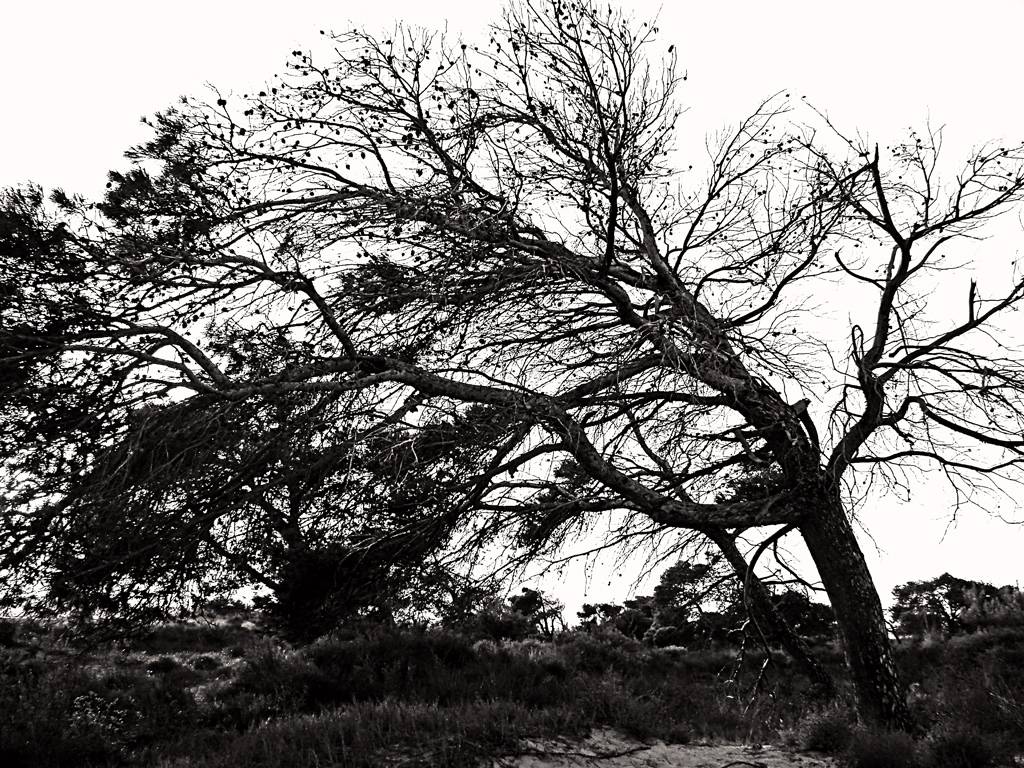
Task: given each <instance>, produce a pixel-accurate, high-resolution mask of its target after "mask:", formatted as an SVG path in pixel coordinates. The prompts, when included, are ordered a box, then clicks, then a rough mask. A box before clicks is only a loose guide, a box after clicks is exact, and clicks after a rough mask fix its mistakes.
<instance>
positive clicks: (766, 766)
mask: <svg viewBox="0 0 1024 768" xmlns="http://www.w3.org/2000/svg"><path fill="white" fill-rule="evenodd" d="M529 750H530V752H529V753H528V754H525V755H517V756H515V757H509V758H504V759H502V760H496V761H494V762H492V763H491V768H589V767H591V766H593V767H597V766H600V768H794V766H799V767H800V768H835V765H836V764H835V762H834V761H832V760H830V759H828V758H825V757H820V756H811V755H804V754H799V753H795V752H789V751H786V750H783V749H779V748H777V747H750V746H742V745H739V746H738V745H699V744H664V743H662V742H660V741H656V742H652V743H650V744H642V743H640V742H636V741H632V740H630V739H627V738H625V737H623V736H621V735H620V734H617V733H615V732H613V731H595V732H594V733H593V734H591V736H590V738H588V739H586V740H584V741H582V742H566V741H545V742H530V743H529Z"/></svg>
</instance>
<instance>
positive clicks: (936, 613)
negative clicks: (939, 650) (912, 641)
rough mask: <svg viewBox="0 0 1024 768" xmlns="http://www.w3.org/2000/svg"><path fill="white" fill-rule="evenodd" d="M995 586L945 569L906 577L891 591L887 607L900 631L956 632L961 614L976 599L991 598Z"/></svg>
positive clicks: (914, 632) (994, 592) (911, 633)
mask: <svg viewBox="0 0 1024 768" xmlns="http://www.w3.org/2000/svg"><path fill="white" fill-rule="evenodd" d="M997 593H998V590H997V589H996V588H995V587H994V586H993V585H991V584H985V583H983V582H976V581H965V580H964V579H958V578H957V577H956V576H951V575H950V574H948V573H944V574H942V575H941V576H936V577H935V578H934V579H927V580H925V581H908V582H907V583H906V584H901V585H899V586H898V587H896V588H895V589H894V590H893V591H892V596H893V600H894V602H893V605H892V607H891V608H890V609H889V611H890V613H891V614H892V618H893V621H895V622H896V625H897V626H898V628H899V629H900V631H901V632H903V633H905V634H908V635H921V634H926V633H928V632H944V633H947V634H951V635H952V634H956V633H957V632H961V631H962V630H963V629H964V624H963V621H962V618H963V614H964V612H965V611H967V609H968V608H969V607H970V606H971V605H972V604H974V603H976V602H977V600H978V599H981V600H984V599H986V598H993V597H995V596H996V595H997Z"/></svg>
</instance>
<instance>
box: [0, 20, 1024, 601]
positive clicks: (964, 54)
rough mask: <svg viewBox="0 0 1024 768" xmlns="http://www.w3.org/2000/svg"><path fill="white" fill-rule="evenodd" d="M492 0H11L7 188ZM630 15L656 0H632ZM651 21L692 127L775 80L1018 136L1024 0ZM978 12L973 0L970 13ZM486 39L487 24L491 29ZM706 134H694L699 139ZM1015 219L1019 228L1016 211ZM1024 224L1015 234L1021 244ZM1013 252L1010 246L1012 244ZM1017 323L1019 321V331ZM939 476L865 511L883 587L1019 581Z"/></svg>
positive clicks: (1, 156) (3, 173)
mask: <svg viewBox="0 0 1024 768" xmlns="http://www.w3.org/2000/svg"><path fill="white" fill-rule="evenodd" d="M501 5H502V4H501V2H498V0H472V1H471V2H470V1H467V0H461V1H458V0H455V1H453V0H432V1H431V2H425V1H424V0H416V1H415V2H413V1H410V0H377V1H376V2H360V3H346V2H329V1H327V0H289V2H287V3H285V2H282V1H281V0H277V2H268V1H267V0H244V1H242V0H177V2H174V3H159V4H158V3H152V2H139V0H90V2H81V1H80V0H34V2H21V3H13V2H11V3H6V4H5V7H4V21H3V24H2V25H0V72H3V83H4V88H3V102H2V104H3V119H2V120H0V186H2V185H8V184H14V183H18V182H21V181H25V180H33V181H36V182H39V183H41V184H43V185H44V187H46V188H53V187H55V186H62V187H64V188H65V189H67V190H68V191H74V192H81V193H84V194H86V195H95V194H97V193H99V192H100V190H102V188H103V184H104V182H105V173H106V171H107V170H108V169H110V168H114V167H120V166H123V164H124V163H123V160H122V159H121V153H122V152H123V150H124V149H125V148H126V147H128V146H130V145H131V144H133V143H136V142H138V141H140V140H142V139H143V138H144V137H145V136H146V131H145V130H144V128H143V127H142V126H141V125H140V124H139V118H140V117H142V116H143V115H147V114H152V113H153V112H155V111H157V110H159V109H162V108H164V107H166V106H168V105H169V104H171V103H172V102H173V101H174V100H175V99H176V98H177V97H178V96H180V95H182V94H200V93H201V92H202V90H203V88H204V83H207V82H209V83H213V84H215V85H217V86H218V87H220V88H222V89H223V90H225V91H228V90H234V91H236V92H243V91H245V90H247V89H248V88H249V87H251V86H253V85H256V84H259V83H261V82H263V81H264V80H266V79H268V78H269V77H270V76H271V75H273V74H274V73H276V72H279V71H281V70H282V67H283V64H284V62H285V61H286V59H287V57H288V53H289V51H291V50H292V49H293V48H296V47H309V45H311V44H315V42H316V41H317V38H318V37H319V35H318V31H319V30H320V29H327V30H330V29H335V30H341V29H344V28H346V27H350V26H353V25H357V26H365V27H369V28H371V29H380V30H382V31H383V30H385V29H390V28H391V27H392V26H393V24H394V22H395V21H397V20H403V21H407V22H411V23H416V24H423V25H427V26H433V27H438V26H442V27H443V26H445V25H447V27H448V30H449V32H450V33H451V34H453V35H458V34H465V35H468V36H471V37H472V36H475V35H477V34H480V33H482V31H483V29H484V26H485V24H486V23H487V22H488V21H489V20H490V19H493V18H496V17H497V15H498V13H499V11H500V8H501ZM626 5H628V7H629V8H630V9H632V10H633V11H635V13H636V14H637V15H638V16H641V15H642V16H646V15H649V14H650V13H651V12H656V11H657V10H658V3H655V2H649V0H634V2H632V3H627V4H626ZM664 5H665V7H664V8H663V9H662V12H661V16H660V26H661V29H662V33H663V37H664V40H665V44H666V47H667V45H668V43H674V44H675V45H676V47H677V48H678V50H679V61H680V65H681V66H682V67H684V68H685V69H687V70H688V74H689V77H688V80H687V83H686V87H685V89H684V90H683V92H682V98H683V99H684V100H685V102H686V103H687V104H688V105H689V107H690V111H689V112H688V113H687V114H686V115H684V117H683V120H684V121H686V125H685V126H684V127H683V128H684V135H685V136H686V137H688V138H689V137H699V136H702V135H704V134H705V133H706V132H707V131H709V130H714V129H716V128H718V127H721V126H722V125H724V124H726V123H728V122H732V121H735V120H737V119H739V118H741V117H743V116H745V115H746V114H747V113H748V112H749V111H750V109H751V108H752V107H753V106H755V105H756V104H757V103H758V101H759V100H761V99H762V98H764V97H766V96H768V95H771V94H773V93H775V92H777V91H783V92H789V93H792V94H793V96H794V97H799V96H806V97H807V99H808V100H809V101H811V102H812V103H813V104H815V105H816V106H817V107H819V108H820V109H823V110H825V111H826V112H828V113H829V115H830V116H831V117H832V119H833V120H834V122H836V123H837V124H838V125H840V126H841V127H843V128H845V129H847V130H848V131H860V132H861V133H862V134H866V135H868V136H870V137H871V138H872V139H873V140H877V141H879V142H880V143H882V144H885V143H887V142H889V141H895V140H899V139H901V138H903V136H904V134H905V132H906V130H907V129H908V128H910V127H911V126H914V127H918V128H921V127H923V126H924V125H925V123H926V122H929V121H930V123H931V124H932V125H933V126H945V139H946V141H945V151H946V153H947V158H950V157H962V156H964V155H965V154H966V152H967V151H968V150H969V148H970V147H971V146H972V145H974V144H978V143H981V142H983V141H987V140H1000V139H1005V140H1006V141H1007V142H1014V141H1016V142H1019V141H1021V140H1022V139H1024V101H1022V100H1021V99H1020V97H1019V94H1020V92H1021V83H1020V77H1021V73H1022V72H1024V66H1022V62H1021V58H1020V55H1019V49H1020V48H1019V40H1018V37H1019V32H1020V30H1022V29H1024V3H1022V2H1019V1H1017V0H999V1H996V0H977V1H976V2H974V3H971V4H969V5H968V4H964V3H962V2H948V1H946V0H942V1H937V0H899V2H893V1H892V0H883V1H881V2H879V1H878V0H861V2H857V3H840V2H821V0H800V1H797V0H776V1H775V2H770V3H769V2H764V1H763V0H733V1H732V2H726V1H722V2H715V3H711V2H694V1H691V2H683V1H681V0H677V2H675V3H665V4H664ZM968 8H970V10H968ZM484 39H485V40H486V38H484ZM696 149H700V151H703V150H702V147H695V150H696ZM1014 224H1015V228H1011V230H1010V231H1011V235H1012V234H1013V233H1014V232H1015V233H1017V235H1019V232H1020V230H1019V226H1016V223H1014ZM1018 243H1024V238H1020V237H1019V236H1018V237H1016V238H1013V237H1011V239H1010V241H1008V242H1007V243H1006V246H1005V247H1006V248H1010V249H1014V251H1013V252H1014V253H1016V250H1019V248H1020V246H1019V245H1018ZM1010 258H1013V256H1010ZM1022 335H1024V332H1022ZM947 520H948V499H947V498H946V496H945V495H944V494H943V492H942V490H941V485H940V483H939V481H938V478H936V479H935V481H934V482H929V483H928V484H927V487H925V488H924V489H923V492H922V493H919V494H917V496H916V499H915V501H914V502H913V503H912V504H904V505H897V504H896V503H895V502H892V503H888V504H887V505H881V506H879V507H877V508H873V509H871V510H868V511H866V512H865V513H864V522H865V524H866V525H867V527H869V528H870V530H871V533H872V535H873V537H874V540H875V542H876V543H877V547H878V549H876V548H875V545H874V544H872V543H871V542H870V541H869V540H867V539H865V540H864V544H865V548H866V549H867V551H868V556H869V557H870V558H871V561H872V567H873V570H874V573H875V577H876V580H877V582H878V586H879V589H880V590H881V592H882V593H883V597H886V596H887V594H888V592H889V591H891V589H892V587H893V586H895V585H896V584H898V583H901V582H903V581H906V580H908V579H921V578H928V577H931V576H935V575H938V574H939V573H941V572H943V571H950V572H952V573H953V574H954V575H957V576H961V577H964V578H978V579H983V580H986V581H990V582H995V583H997V584H1003V583H1012V582H1015V581H1018V580H1022V577H1024V567H1022V566H1021V563H1022V562H1024V557H1022V556H1021V553H1022V552H1024V527H1022V526H1016V527H1011V526H1007V525H1005V524H1003V523H1000V522H998V521H994V520H991V519H989V518H987V517H985V516H984V515H983V514H980V513H977V512H969V513H966V514H965V515H964V516H962V517H961V519H960V520H959V521H958V524H957V526H956V527H955V528H954V529H952V530H951V531H949V532H948V534H946V535H945V538H944V537H943V536H944V533H945V529H946V526H945V524H946V522H947ZM633 575H634V574H631V573H627V574H624V576H623V578H622V579H615V578H614V577H612V578H611V582H612V583H611V584H606V583H605V582H607V581H609V578H606V577H603V576H601V577H595V578H594V580H593V581H592V583H591V585H590V589H589V593H588V594H587V595H586V597H585V596H584V594H583V586H582V585H583V580H582V578H581V577H579V576H572V577H570V578H569V579H568V580H567V584H566V590H565V591H564V592H563V591H561V590H559V591H560V592H561V594H560V597H562V599H563V600H565V601H566V602H567V603H568V604H569V605H570V606H571V607H573V606H577V605H578V604H579V603H580V602H583V600H584V599H587V600H591V601H594V600H603V599H608V598H611V597H615V598H621V597H622V596H623V592H624V590H625V586H624V585H625V584H627V583H629V582H631V581H632V578H633Z"/></svg>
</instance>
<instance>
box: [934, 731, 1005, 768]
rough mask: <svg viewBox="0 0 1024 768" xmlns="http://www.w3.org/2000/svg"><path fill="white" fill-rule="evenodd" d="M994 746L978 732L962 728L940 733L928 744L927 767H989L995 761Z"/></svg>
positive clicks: (995, 750)
mask: <svg viewBox="0 0 1024 768" xmlns="http://www.w3.org/2000/svg"><path fill="white" fill-rule="evenodd" d="M996 752H997V749H996V746H995V744H993V742H992V741H991V739H988V738H986V737H985V736H983V735H982V734H980V733H972V732H968V731H963V730H955V731H949V732H946V733H940V734H938V735H936V736H935V737H933V738H932V739H931V742H930V744H929V745H928V753H927V754H928V766H929V768H989V767H990V766H993V765H995V763H996Z"/></svg>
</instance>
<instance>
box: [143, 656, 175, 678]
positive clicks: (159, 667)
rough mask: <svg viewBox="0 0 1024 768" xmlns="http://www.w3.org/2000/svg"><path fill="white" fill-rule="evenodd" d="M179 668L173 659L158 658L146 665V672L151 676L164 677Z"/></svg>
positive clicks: (167, 657)
mask: <svg viewBox="0 0 1024 768" xmlns="http://www.w3.org/2000/svg"><path fill="white" fill-rule="evenodd" d="M179 666H181V665H180V664H178V662H177V660H175V659H174V658H172V657H170V656H160V657H159V658H156V659H153V661H151V662H149V663H148V664H147V665H146V671H148V672H149V673H150V674H153V675H166V674H167V673H168V672H173V671H174V670H175V669H177V668H178V667H179Z"/></svg>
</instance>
